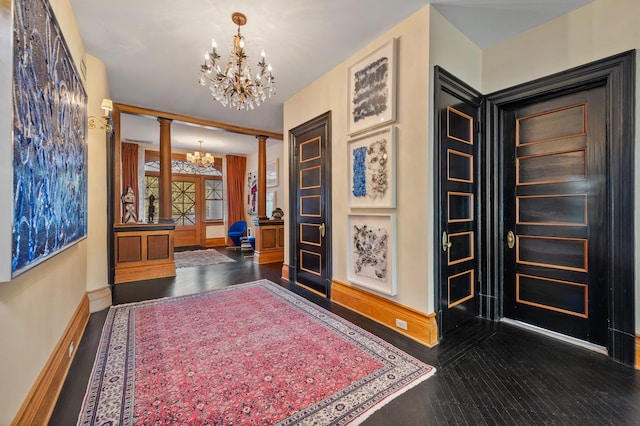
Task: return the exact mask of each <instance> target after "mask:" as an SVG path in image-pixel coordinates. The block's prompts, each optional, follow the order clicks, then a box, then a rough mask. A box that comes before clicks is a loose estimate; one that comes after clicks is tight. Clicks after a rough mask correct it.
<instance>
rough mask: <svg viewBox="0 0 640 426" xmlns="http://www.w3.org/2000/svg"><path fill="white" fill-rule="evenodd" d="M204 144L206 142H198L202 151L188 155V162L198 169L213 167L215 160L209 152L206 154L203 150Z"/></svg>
mask: <svg viewBox="0 0 640 426" xmlns="http://www.w3.org/2000/svg"><path fill="white" fill-rule="evenodd" d="M203 142H204V141H198V143H199V144H200V151H196V152H194V153H193V154H192V153H188V154H187V161H188V162H190V163H193V164H194V165H196V166H197V167H210V166H212V165H213V163H214V161H215V158H214V157H213V155H211V154H209V153H208V152H207V153H206V154H205V152H204V151H203V150H202V144H203Z"/></svg>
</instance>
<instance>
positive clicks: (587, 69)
mask: <svg viewBox="0 0 640 426" xmlns="http://www.w3.org/2000/svg"><path fill="white" fill-rule="evenodd" d="M635 55H636V53H635V51H633V50H632V51H628V52H625V53H621V54H618V55H615V56H611V57H609V58H605V59H602V60H599V61H596V62H592V63H589V64H586V65H583V66H579V67H575V68H572V69H569V70H567V71H562V72H560V73H556V74H553V75H550V76H548V77H543V78H540V79H537V80H533V81H531V82H528V83H524V84H520V85H518V86H515V87H512V88H509V89H505V90H501V91H498V92H495V93H492V94H490V95H488V96H487V108H486V111H485V112H486V116H485V121H486V122H487V124H488V125H487V126H486V138H485V140H486V141H487V145H490V146H491V147H492V148H493V149H486V150H485V151H484V156H483V157H481V162H482V163H483V164H484V166H485V167H484V168H483V177H484V179H485V182H486V186H484V187H483V188H484V189H485V190H486V191H487V192H488V193H492V194H495V195H496V197H495V199H494V200H495V201H494V202H493V203H486V204H485V205H484V206H483V207H482V209H483V212H484V215H485V217H486V218H487V219H488V222H487V223H486V225H485V226H486V227H487V229H486V230H491V231H492V232H491V233H485V234H483V236H490V235H497V236H498V238H495V239H493V238H487V239H485V240H484V246H485V248H486V249H487V252H488V253H491V254H492V255H490V256H488V258H487V259H486V260H487V261H488V263H487V271H488V273H489V275H488V276H487V282H488V283H490V286H489V288H488V290H489V293H488V294H489V296H490V297H489V299H490V300H492V301H493V306H492V307H491V309H492V310H494V311H495V312H496V316H495V318H492V317H491V316H487V317H488V318H491V319H498V318H500V317H502V316H503V313H504V310H503V302H504V297H503V289H504V288H503V285H504V283H503V277H502V271H503V269H504V244H503V241H504V239H505V236H504V235H505V228H504V224H503V221H502V211H503V207H504V199H503V194H502V191H501V187H502V184H501V182H502V180H503V178H504V176H503V168H502V164H503V158H502V153H503V152H504V150H503V140H502V138H501V134H502V125H503V120H502V116H503V113H504V111H505V109H507V108H509V107H510V106H513V105H515V104H518V103H523V102H526V101H528V100H534V99H540V100H542V99H545V98H547V97H554V96H559V95H562V94H568V93H573V92H576V91H580V90H583V89H588V88H592V87H598V86H602V87H604V88H605V91H606V96H607V104H606V114H607V117H608V120H609V124H610V125H608V126H607V129H606V132H607V140H608V141H609V143H608V147H609V149H608V154H609V155H608V158H607V166H608V170H609V174H608V176H607V191H608V193H609V196H610V198H609V200H608V205H609V206H610V208H611V213H610V218H611V220H610V221H609V223H607V224H606V226H607V228H608V229H609V232H610V237H611V246H610V251H609V253H608V254H607V257H608V264H609V270H608V277H607V282H608V283H609V289H608V301H607V303H608V312H609V314H608V317H609V327H608V342H607V349H608V352H609V357H610V358H611V359H613V360H615V361H618V362H621V363H623V364H626V365H634V362H635V313H634V301H635V300H634V288H635V281H634V267H633V266H632V265H634V264H635V250H634V247H635V230H634V215H633V214H629V212H633V211H634V208H635V204H634V198H635V181H634V161H635V157H634V146H635V135H634V133H635V84H634V79H635ZM487 148H489V146H487ZM494 171H495V173H496V174H497V176H494V177H497V179H493V180H492V179H489V178H490V177H491V176H490V174H491V173H493V172H494ZM613 171H616V173H613ZM630 265H631V266H630Z"/></svg>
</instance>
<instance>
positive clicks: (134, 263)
mask: <svg viewBox="0 0 640 426" xmlns="http://www.w3.org/2000/svg"><path fill="white" fill-rule="evenodd" d="M174 230H175V225H173V224H137V223H134V224H121V225H114V227H113V231H114V251H115V253H114V259H115V262H114V263H115V279H114V283H115V284H120V283H126V282H129V281H139V280H148V279H152V278H163V277H175V276H176V264H175V262H174V260H173V232H174Z"/></svg>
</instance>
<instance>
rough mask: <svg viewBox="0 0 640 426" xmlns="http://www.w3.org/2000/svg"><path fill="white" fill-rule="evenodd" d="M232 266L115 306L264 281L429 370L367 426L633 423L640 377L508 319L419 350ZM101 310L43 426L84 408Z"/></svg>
mask: <svg viewBox="0 0 640 426" xmlns="http://www.w3.org/2000/svg"><path fill="white" fill-rule="evenodd" d="M220 251H221V252H222V253H223V254H225V255H227V256H229V257H232V258H234V259H236V260H237V261H236V262H233V263H223V264H218V265H211V266H202V267H194V268H183V269H178V273H177V276H176V277H175V278H171V279H157V280H148V281H142V282H135V283H127V284H119V285H117V286H115V287H114V289H113V301H114V304H120V303H129V302H136V301H140V300H147V299H154V298H159V297H168V296H178V295H182V294H189V293H195V292H199V291H204V290H208V289H211V288H222V287H226V286H229V285H233V284H239V283H242V282H247V281H254V280H257V279H261V278H266V279H269V280H271V281H273V282H275V283H279V284H280V285H282V286H284V287H286V288H290V289H291V290H292V291H294V292H296V293H298V294H301V295H302V296H304V297H305V298H307V299H309V300H311V301H312V302H314V303H317V304H318V305H320V306H323V307H325V308H327V309H329V310H331V311H332V312H334V313H336V314H338V315H340V316H342V317H343V318H346V319H347V320H349V321H351V322H353V323H355V324H357V325H358V326H360V327H362V328H364V329H366V330H368V331H370V332H372V333H373V334H375V335H377V336H379V337H381V338H382V339H384V340H386V341H388V342H390V343H392V344H394V345H395V346H397V347H398V348H400V349H402V350H404V351H405V352H407V353H409V354H411V355H413V356H415V357H416V358H418V359H421V360H422V361H424V362H426V363H428V364H431V365H433V366H435V367H436V368H437V369H438V371H437V373H436V374H435V376H433V377H432V378H430V379H429V380H427V381H426V382H423V383H421V384H420V385H418V386H416V387H415V388H413V389H411V390H409V391H407V392H406V393H404V394H402V395H400V396H399V397H397V398H396V399H394V400H393V401H391V402H390V403H388V404H387V405H385V406H383V407H382V408H381V409H380V410H379V411H377V412H375V413H374V414H373V415H372V416H371V417H370V418H369V419H367V420H366V421H365V422H364V423H363V424H364V425H369V426H373V425H538V424H540V425H542V424H551V425H607V424H610V425H640V372H638V371H636V370H633V369H631V368H629V367H625V366H622V365H619V364H616V363H614V362H612V361H610V360H609V359H608V358H607V357H606V356H604V355H601V354H598V353H595V352H591V351H589V350H586V349H583V348H579V347H576V346H573V345H570V344H567V343H564V342H560V341H558V340H555V339H552V338H550V337H546V336H543V335H540V334H538V333H535V332H532V331H529V330H524V329H522V328H520V327H516V326H513V325H511V324H506V323H496V322H491V321H486V320H482V319H475V320H473V321H471V322H469V323H467V324H465V325H464V326H462V327H460V328H458V329H456V330H454V331H452V332H451V333H450V334H449V335H447V337H446V339H443V340H442V341H441V343H440V344H439V345H438V346H436V347H435V348H433V349H429V348H426V347H424V346H422V345H419V344H418V343H416V342H414V341H413V340H411V339H408V338H406V337H404V336H402V335H400V334H398V333H396V332H394V331H393V330H390V329H388V328H386V327H383V326H381V325H379V324H378V323H376V322H374V321H371V320H369V319H367V318H365V317H362V316H361V315H358V314H356V313H354V312H352V311H350V310H348V309H345V308H343V307H341V306H337V305H332V304H331V303H330V302H329V301H327V300H326V299H323V298H321V297H319V296H317V295H316V294H313V293H311V292H309V291H307V290H305V289H302V288H300V287H297V286H291V285H290V284H289V283H288V282H287V281H282V280H281V279H280V275H281V266H282V264H281V263H276V264H268V265H255V264H254V263H253V262H252V260H251V259H250V258H245V257H244V254H243V253H242V252H240V251H231V250H225V249H220ZM106 314H107V310H104V311H101V312H98V313H94V314H92V315H91V317H90V319H89V324H88V325H87V329H86V331H85V335H84V337H83V338H82V340H81V342H80V344H79V346H78V349H77V353H76V356H75V358H74V360H73V363H72V365H71V369H70V371H69V375H68V377H67V380H66V382H65V384H64V387H63V389H62V392H61V395H60V398H59V399H58V402H57V405H56V408H55V410H54V412H53V415H52V418H51V420H50V422H49V424H50V425H55V426H58V425H65V426H66V425H74V424H76V422H77V418H78V413H79V412H80V409H81V406H82V400H83V397H84V392H85V390H86V386H87V383H88V381H89V376H90V374H91V369H92V367H93V361H94V359H95V355H96V351H97V347H98V342H99V340H100V335H101V331H102V326H103V324H104V321H105V318H106Z"/></svg>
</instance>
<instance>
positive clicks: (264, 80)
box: [200, 12, 276, 111]
mask: <svg viewBox="0 0 640 426" xmlns="http://www.w3.org/2000/svg"><path fill="white" fill-rule="evenodd" d="M231 20H232V21H233V22H234V23H235V24H236V25H237V26H238V34H236V35H234V36H233V50H232V52H231V53H230V55H229V59H228V61H227V66H226V67H225V68H224V71H223V70H222V68H220V63H219V59H220V55H218V51H217V45H216V41H215V40H213V41H212V43H211V52H207V53H206V54H205V61H204V64H202V66H201V67H200V71H201V75H200V84H201V85H203V86H206V85H207V82H210V83H209V89H211V96H213V97H214V99H216V100H217V101H219V102H220V103H221V104H222V105H224V106H229V107H231V108H236V109H237V110H238V111H240V110H241V109H245V108H246V109H253V108H254V107H257V106H259V105H260V104H261V103H262V102H264V101H265V100H266V99H267V97H271V95H275V93H276V86H275V80H274V78H273V74H272V73H271V64H269V65H267V63H266V61H265V53H264V50H263V51H262V55H261V56H262V58H261V59H260V62H258V72H257V73H256V74H255V75H253V73H252V71H251V66H250V65H249V63H248V58H247V54H246V52H245V50H244V47H245V41H244V37H242V34H240V27H241V26H243V25H245V24H246V23H247V17H246V16H244V15H243V14H242V13H238V12H236V13H234V14H233V15H231Z"/></svg>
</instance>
